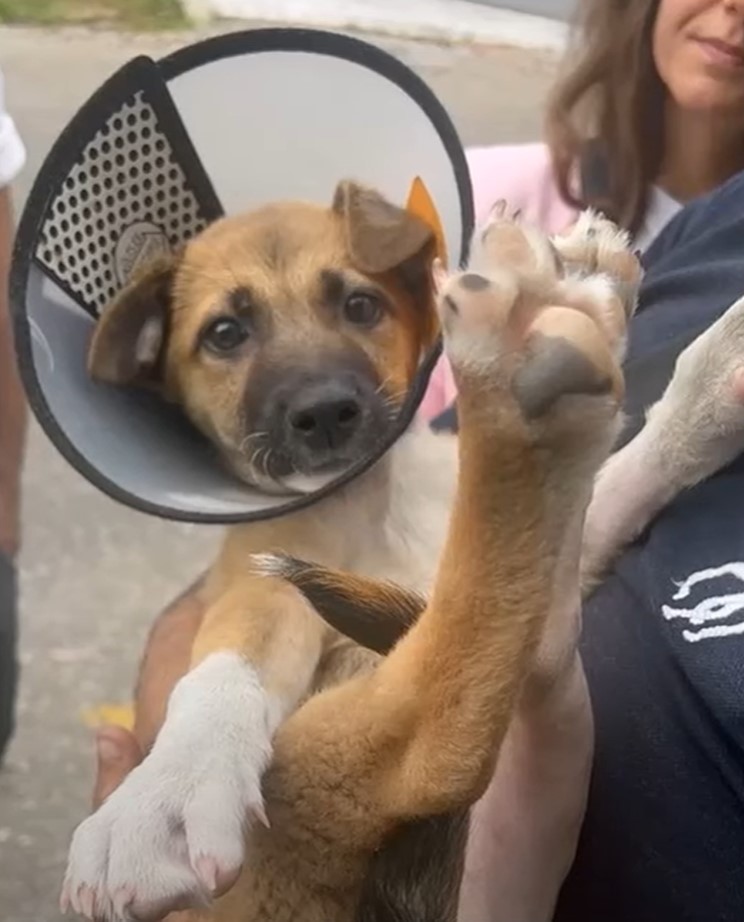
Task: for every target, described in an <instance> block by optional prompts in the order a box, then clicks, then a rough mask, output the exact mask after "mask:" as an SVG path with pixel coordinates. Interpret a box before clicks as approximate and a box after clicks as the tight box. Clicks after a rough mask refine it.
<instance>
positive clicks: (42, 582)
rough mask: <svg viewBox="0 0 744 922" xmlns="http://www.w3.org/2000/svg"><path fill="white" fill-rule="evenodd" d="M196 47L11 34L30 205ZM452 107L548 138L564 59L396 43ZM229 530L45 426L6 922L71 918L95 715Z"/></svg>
mask: <svg viewBox="0 0 744 922" xmlns="http://www.w3.org/2000/svg"><path fill="white" fill-rule="evenodd" d="M189 38H190V37H189V36H186V35H178V36H160V37H157V38H154V37H149V38H136V37H131V36H122V35H113V34H110V33H106V32H85V31H47V32H43V31H39V32H35V31H31V30H23V29H0V62H1V63H2V67H3V70H4V72H5V75H6V79H7V95H8V105H9V106H10V108H11V110H12V111H13V114H14V115H15V117H16V120H17V122H18V125H19V127H20V129H21V132H22V134H23V136H24V138H25V140H26V143H27V146H28V150H29V163H28V167H27V169H26V170H25V172H24V174H23V176H22V177H21V180H20V182H19V183H18V187H17V190H16V194H17V200H18V203H19V206H20V205H22V202H23V199H24V197H25V195H26V193H27V191H28V188H29V185H30V183H31V181H32V179H33V176H34V174H35V172H36V170H37V169H38V166H39V164H40V162H41V159H42V158H43V156H44V154H45V153H46V151H47V150H48V149H49V146H50V144H51V143H52V141H53V139H54V138H55V137H56V135H57V134H58V132H59V131H60V129H61V128H62V127H63V126H64V125H65V123H66V121H67V120H68V118H69V117H70V115H71V114H72V113H73V112H74V110H75V109H76V107H77V106H78V105H79V104H80V103H81V102H82V101H83V100H84V99H85V98H86V97H87V96H88V94H89V93H90V92H91V91H92V90H93V89H94V88H95V87H96V86H97V85H98V84H99V83H100V82H101V81H102V80H103V79H104V78H105V77H107V76H108V75H109V74H110V73H111V72H112V71H113V70H114V69H115V68H116V67H117V66H119V65H120V64H121V63H123V62H124V61H125V60H128V59H129V58H131V57H133V56H134V55H135V54H138V53H140V52H145V53H149V54H153V55H156V56H157V55H160V54H164V53H166V52H167V51H170V50H172V49H173V48H174V47H175V46H178V45H181V44H183V43H185V42H187V41H188V40H189ZM382 44H384V45H385V46H386V47H387V48H389V49H390V50H392V51H393V53H395V54H397V55H399V57H401V58H402V59H403V60H404V61H406V62H407V63H408V64H409V65H410V66H411V67H413V68H414V69H415V70H417V71H418V72H419V73H420V74H421V75H422V76H423V77H424V79H425V80H427V81H428V82H429V84H430V85H431V86H432V88H433V89H434V90H435V92H437V93H438V94H439V96H440V98H441V99H442V101H443V102H444V103H445V105H446V106H447V107H448V108H449V110H450V111H451V113H452V115H453V117H454V119H455V121H456V123H457V126H458V128H459V130H460V133H461V136H462V138H463V141H464V142H465V143H466V144H474V143H491V142H498V141H507V140H523V139H530V138H534V137H536V136H538V134H539V125H540V119H539V115H540V111H541V108H542V102H543V99H544V94H545V91H546V89H547V87H548V84H549V82H550V79H551V77H552V74H553V61H552V59H551V58H550V57H549V56H546V55H542V54H535V53H525V52H522V51H515V50H508V49H484V48H478V49H468V48H463V47H454V48H442V47H439V46H434V45H426V44H421V43H410V44H406V43H400V42H394V41H385V42H383V43H382ZM218 538H219V533H218V532H216V531H214V530H209V529H197V528H194V527H188V526H175V525H172V524H169V523H166V522H160V521H156V520H154V519H150V518H147V517H145V516H143V515H140V514H137V513H134V512H132V511H130V510H128V509H125V508H122V507H120V506H117V505H115V504H114V503H113V502H112V501H110V500H108V499H107V498H106V497H104V496H103V495H101V494H99V493H98V492H96V491H95V490H94V489H93V488H92V487H91V486H90V485H88V484H87V483H86V482H85V481H83V480H82V478H81V477H79V476H78V475H77V474H75V473H73V472H72V470H71V469H70V468H69V467H68V466H67V465H66V463H65V462H64V461H63V460H62V459H61V457H60V456H59V455H58V454H57V453H56V451H55V450H54V449H52V448H51V447H50V445H49V443H48V442H47V441H46V439H45V438H44V437H43V436H42V435H41V434H40V433H39V431H38V430H37V428H36V427H35V426H34V427H33V429H32V433H31V439H30V445H29V454H28V464H27V469H26V477H25V509H24V548H23V553H22V557H21V589H22V663H23V681H22V694H21V706H20V713H19V720H20V726H19V730H18V734H17V737H16V740H15V743H14V745H13V746H12V748H11V752H10V757H9V761H8V764H7V767H6V768H5V770H4V771H2V772H1V773H0V922H56V920H58V919H59V915H58V913H57V909H56V905H57V896H58V891H59V883H60V878H61V874H62V870H63V863H64V860H65V855H66V851H67V846H68V842H69V837H70V834H71V832H72V829H73V828H74V826H75V825H76V823H77V822H79V820H80V819H81V818H82V817H83V816H84V814H85V812H86V811H87V809H88V797H89V792H90V787H91V779H92V774H91V770H92V752H91V745H90V729H89V726H88V723H87V721H89V720H90V719H91V710H93V711H95V709H96V708H99V707H101V706H103V705H117V704H119V703H121V704H126V703H127V702H128V701H129V694H130V689H131V687H132V683H133V678H134V674H135V667H136V663H137V661H138V658H139V654H140V651H141V649H142V645H143V643H144V639H145V635H146V631H147V628H148V625H149V624H150V622H151V620H152V617H153V615H154V613H155V612H156V611H157V610H158V608H159V607H160V606H162V605H163V604H164V603H165V602H166V601H167V600H168V599H169V598H170V597H172V596H173V595H174V594H175V593H176V592H177V591H178V590H179V589H180V588H182V587H183V586H184V585H185V584H186V582H187V581H189V580H190V579H191V578H192V577H193V576H194V574H195V573H196V572H197V571H199V570H201V569H202V568H203V567H204V565H205V562H207V561H208V559H209V556H210V555H211V553H212V552H213V549H214V547H215V543H216V541H217V540H218Z"/></svg>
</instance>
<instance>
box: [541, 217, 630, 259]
mask: <svg viewBox="0 0 744 922" xmlns="http://www.w3.org/2000/svg"><path fill="white" fill-rule="evenodd" d="M552 239H553V242H554V244H555V246H556V248H557V249H558V251H559V252H561V253H562V252H563V250H564V249H565V250H566V251H568V252H572V251H574V250H579V249H583V248H584V247H586V245H587V244H590V245H591V247H592V249H593V250H594V251H595V252H596V253H597V260H598V262H600V263H601V262H602V257H603V256H604V257H608V256H612V255H619V254H622V253H624V252H625V251H626V250H629V249H630V244H631V239H630V235H629V234H628V232H627V231H625V230H623V229H622V228H621V227H619V226H618V225H617V224H615V223H614V222H613V221H610V219H609V218H606V217H605V216H604V215H603V214H602V213H601V212H599V211H595V210H594V209H593V208H586V209H584V211H582V212H581V213H580V214H579V217H578V218H577V220H576V223H575V224H573V225H572V227H571V228H570V229H569V230H568V232H567V233H565V234H560V235H556V236H555V237H553V238H552Z"/></svg>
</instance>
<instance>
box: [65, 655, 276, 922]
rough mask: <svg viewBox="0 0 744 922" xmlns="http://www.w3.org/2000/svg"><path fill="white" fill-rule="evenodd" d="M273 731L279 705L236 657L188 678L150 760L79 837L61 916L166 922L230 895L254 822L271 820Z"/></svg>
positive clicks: (207, 664)
mask: <svg viewBox="0 0 744 922" xmlns="http://www.w3.org/2000/svg"><path fill="white" fill-rule="evenodd" d="M272 730H273V718H272V713H271V703H270V701H269V699H268V698H267V695H266V693H265V692H264V690H263V688H262V687H261V684H260V682H259V680H258V677H257V676H256V673H255V670H254V669H253V668H252V667H251V666H250V665H249V664H248V663H246V662H245V661H244V660H243V659H242V658H241V657H239V656H238V655H237V654H233V653H218V654H213V655H212V656H210V657H208V658H207V659H206V660H205V661H204V662H203V663H202V664H200V665H199V666H198V667H197V668H196V669H194V670H193V671H192V672H191V673H189V674H188V675H187V676H186V677H185V678H184V679H182V680H181V682H180V683H179V684H178V686H176V689H175V690H174V692H173V695H172V696H171V700H170V703H169V707H168V714H167V717H166V722H165V725H164V727H163V729H162V731H161V733H160V736H159V737H158V739H157V741H156V743H155V746H154V747H153V750H152V752H151V754H150V755H149V756H148V757H147V758H146V759H145V761H144V762H143V763H142V764H141V765H140V766H139V767H138V768H136V769H135V770H134V771H133V772H132V773H131V775H129V776H128V778H127V779H126V780H125V781H124V782H123V784H122V785H121V786H120V787H119V788H117V790H116V791H114V793H113V794H112V795H111V796H110V797H109V798H108V800H107V801H106V802H105V803H104V804H103V805H102V806H101V808H100V809H99V810H98V811H97V812H96V813H94V814H93V815H92V816H90V817H88V819H86V820H85V821H84V822H83V823H82V824H81V825H80V826H79V827H78V829H77V830H76V832H75V835H74V837H73V840H72V846H71V849H70V855H69V861H68V866H67V873H66V875H65V880H64V885H63V891H62V898H61V905H62V909H63V911H67V910H70V909H71V910H74V911H75V912H77V913H80V914H82V915H83V916H86V917H87V918H89V919H96V920H100V919H105V920H125V922H129V920H146V919H153V918H161V917H162V916H164V915H165V914H166V913H167V912H170V911H173V910H175V909H184V908H188V907H192V906H199V905H204V904H206V903H208V902H209V901H210V900H211V898H212V897H213V896H214V895H215V893H218V892H221V891H223V890H224V889H226V888H227V887H229V886H230V885H231V884H232V883H233V882H234V880H235V878H236V877H237V874H238V872H239V870H240V867H241V865H242V863H243V859H244V848H245V833H246V831H247V828H248V827H249V825H250V823H251V821H252V820H255V819H259V820H261V821H263V822H264V823H266V818H265V813H264V806H263V800H262V797H261V777H262V775H263V772H264V770H265V769H266V767H267V765H268V762H269V759H270V755H271V734H272Z"/></svg>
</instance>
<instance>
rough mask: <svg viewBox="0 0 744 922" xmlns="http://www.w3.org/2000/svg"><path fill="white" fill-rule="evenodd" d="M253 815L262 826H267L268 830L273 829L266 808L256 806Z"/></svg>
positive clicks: (261, 805) (259, 805) (260, 805)
mask: <svg viewBox="0 0 744 922" xmlns="http://www.w3.org/2000/svg"><path fill="white" fill-rule="evenodd" d="M253 815H254V816H255V817H256V819H257V820H258V821H259V823H260V824H261V825H262V826H265V827H266V829H271V823H270V822H269V817H268V816H267V815H266V807H265V806H264V805H263V804H256V806H255V807H253Z"/></svg>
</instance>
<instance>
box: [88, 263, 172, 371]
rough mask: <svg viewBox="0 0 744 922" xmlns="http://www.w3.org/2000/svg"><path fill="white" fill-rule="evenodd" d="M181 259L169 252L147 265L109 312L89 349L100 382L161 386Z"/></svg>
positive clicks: (122, 291)
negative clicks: (170, 314)
mask: <svg viewBox="0 0 744 922" xmlns="http://www.w3.org/2000/svg"><path fill="white" fill-rule="evenodd" d="M177 262H178V260H177V257H176V256H174V255H170V254H169V255H164V256H160V257H158V258H157V259H155V260H154V261H153V262H151V263H149V264H148V265H147V266H145V267H144V269H143V270H141V271H140V272H139V273H137V275H135V277H134V278H133V279H132V280H131V281H130V282H129V283H128V284H127V285H126V286H125V287H124V288H123V289H122V290H121V291H120V292H119V294H118V295H117V296H116V297H115V298H114V300H113V301H112V302H111V304H109V305H108V307H107V308H106V309H105V310H104V312H103V314H102V315H101V318H100V319H99V321H98V323H97V325H96V328H95V330H94V332H93V337H92V339H91V343H90V347H89V349H88V373H89V374H90V376H91V377H92V378H93V380H94V381H100V382H105V383H107V384H134V385H138V386H143V387H155V388H157V387H158V386H159V385H160V384H161V383H162V357H163V351H164V348H165V342H166V337H167V327H168V315H169V308H170V299H171V288H172V285H173V277H174V274H175V271H176V266H177Z"/></svg>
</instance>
